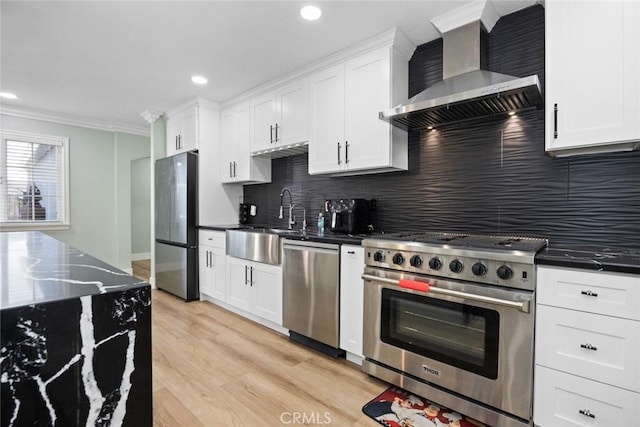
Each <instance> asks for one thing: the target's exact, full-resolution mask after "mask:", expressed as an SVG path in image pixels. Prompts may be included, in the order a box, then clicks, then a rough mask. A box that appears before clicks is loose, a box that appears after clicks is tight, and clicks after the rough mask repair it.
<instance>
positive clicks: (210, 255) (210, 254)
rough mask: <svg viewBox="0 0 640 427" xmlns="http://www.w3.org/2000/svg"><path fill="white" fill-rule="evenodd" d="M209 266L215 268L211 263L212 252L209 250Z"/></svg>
mask: <svg viewBox="0 0 640 427" xmlns="http://www.w3.org/2000/svg"><path fill="white" fill-rule="evenodd" d="M209 267H211V268H215V265H213V252H212V251H209Z"/></svg>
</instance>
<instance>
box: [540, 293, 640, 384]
mask: <svg viewBox="0 0 640 427" xmlns="http://www.w3.org/2000/svg"><path fill="white" fill-rule="evenodd" d="M536 316H537V318H536V353H535V354H536V364H538V365H544V366H547V367H550V368H553V369H558V370H561V371H565V372H568V373H572V374H576V375H580V376H582V377H587V378H590V379H593V380H596V381H602V382H604V383H607V384H611V385H614V386H617V387H622V388H625V389H628V390H633V391H636V392H640V375H639V370H640V351H639V347H640V344H639V341H640V322H637V321H634V320H626V319H619V318H616V317H609V316H602V315H597V314H590V313H583V312H580V311H573V310H567V309H563V308H555V307H547V306H542V305H541V306H538V313H537V315H536Z"/></svg>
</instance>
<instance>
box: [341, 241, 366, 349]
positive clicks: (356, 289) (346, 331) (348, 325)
mask: <svg viewBox="0 0 640 427" xmlns="http://www.w3.org/2000/svg"><path fill="white" fill-rule="evenodd" d="M363 270H364V248H363V247H362V246H351V245H342V247H341V248H340V348H341V349H343V350H345V351H348V352H349V353H352V354H354V355H356V356H358V357H364V356H363V351H362V330H363V329H362V320H363V304H364V281H363V280H362V278H361V277H360V276H361V274H362V271H363Z"/></svg>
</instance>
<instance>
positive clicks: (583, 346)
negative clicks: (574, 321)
mask: <svg viewBox="0 0 640 427" xmlns="http://www.w3.org/2000/svg"><path fill="white" fill-rule="evenodd" d="M580 347H582V348H584V349H586V350H593V351H598V347H595V346H593V345H591V344H589V343H587V344H580Z"/></svg>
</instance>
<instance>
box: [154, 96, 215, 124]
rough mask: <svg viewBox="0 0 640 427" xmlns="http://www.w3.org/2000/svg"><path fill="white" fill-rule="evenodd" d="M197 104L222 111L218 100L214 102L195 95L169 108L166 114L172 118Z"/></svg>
mask: <svg viewBox="0 0 640 427" xmlns="http://www.w3.org/2000/svg"><path fill="white" fill-rule="evenodd" d="M197 106H202V107H205V108H209V109H211V110H213V111H220V104H218V103H217V102H213V101H209V100H208V99H204V98H200V97H197V96H196V97H193V98H189V99H188V100H186V101H185V102H183V103H182V104H180V105H178V106H176V107H173V108H172V109H170V110H168V111H167V112H166V113H165V114H164V116H165V117H166V118H168V119H170V118H171V116H174V115H176V114H179V113H181V112H183V111H184V110H186V109H188V108H193V107H197Z"/></svg>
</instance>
